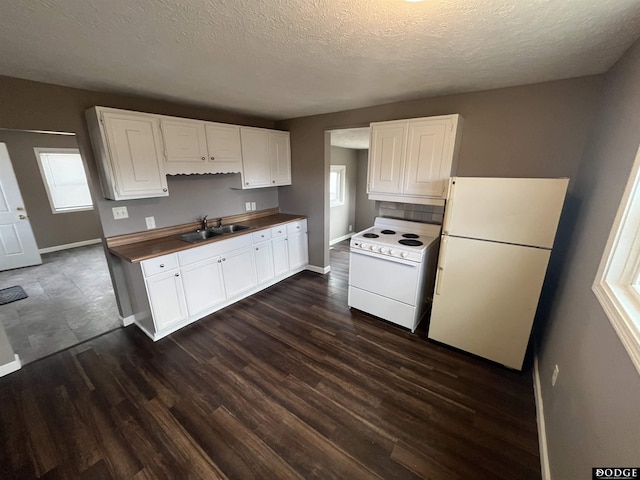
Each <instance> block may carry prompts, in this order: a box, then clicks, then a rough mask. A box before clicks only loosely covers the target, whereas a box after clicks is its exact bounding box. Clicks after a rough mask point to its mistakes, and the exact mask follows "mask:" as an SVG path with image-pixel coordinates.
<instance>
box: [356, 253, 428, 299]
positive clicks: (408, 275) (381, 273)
mask: <svg viewBox="0 0 640 480" xmlns="http://www.w3.org/2000/svg"><path fill="white" fill-rule="evenodd" d="M420 265H421V264H420V263H416V262H411V261H409V260H404V259H400V258H390V257H387V256H384V255H378V254H375V253H371V252H364V251H361V250H356V249H352V250H351V255H350V256H349V286H351V287H355V288H359V289H362V290H365V291H367V292H370V293H373V294H376V295H381V296H383V297H387V298H390V299H392V300H396V301H398V302H403V303H406V304H408V305H412V306H415V305H417V298H416V297H417V292H418V287H419V283H420Z"/></svg>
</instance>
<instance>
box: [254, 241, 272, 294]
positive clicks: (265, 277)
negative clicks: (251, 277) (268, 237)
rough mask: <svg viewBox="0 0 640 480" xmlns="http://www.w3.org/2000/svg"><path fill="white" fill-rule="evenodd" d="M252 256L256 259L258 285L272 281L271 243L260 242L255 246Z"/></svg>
mask: <svg viewBox="0 0 640 480" xmlns="http://www.w3.org/2000/svg"><path fill="white" fill-rule="evenodd" d="M254 254H255V257H256V274H257V277H258V285H262V284H263V283H266V282H268V281H269V280H273V277H274V276H275V274H274V270H273V248H271V242H262V243H258V244H257V245H255V246H254Z"/></svg>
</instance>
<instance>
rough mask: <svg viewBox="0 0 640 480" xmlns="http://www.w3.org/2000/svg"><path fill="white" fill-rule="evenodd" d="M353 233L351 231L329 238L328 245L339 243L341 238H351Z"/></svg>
mask: <svg viewBox="0 0 640 480" xmlns="http://www.w3.org/2000/svg"><path fill="white" fill-rule="evenodd" d="M353 235H354V232H351V233H347V234H346V235H343V236H341V237H338V238H334V239H333V240H331V241H330V242H329V245H335V244H336V243H340V242H342V241H343V240H346V239H347V238H351V237H353Z"/></svg>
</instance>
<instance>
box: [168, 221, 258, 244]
mask: <svg viewBox="0 0 640 480" xmlns="http://www.w3.org/2000/svg"><path fill="white" fill-rule="evenodd" d="M250 228H254V227H249V226H247V225H223V226H222V227H215V228H207V229H206V230H197V231H195V232H190V233H185V234H182V235H180V240H183V241H185V242H189V243H199V242H204V241H205V240H208V239H210V238H214V237H220V236H222V235H227V234H230V233H236V232H241V231H243V230H249V229H250Z"/></svg>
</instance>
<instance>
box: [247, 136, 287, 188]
mask: <svg viewBox="0 0 640 480" xmlns="http://www.w3.org/2000/svg"><path fill="white" fill-rule="evenodd" d="M240 138H241V141H242V188H262V187H274V186H279V185H291V153H290V147H289V132H280V131H275V130H266V129H262V128H251V127H241V128H240Z"/></svg>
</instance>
